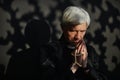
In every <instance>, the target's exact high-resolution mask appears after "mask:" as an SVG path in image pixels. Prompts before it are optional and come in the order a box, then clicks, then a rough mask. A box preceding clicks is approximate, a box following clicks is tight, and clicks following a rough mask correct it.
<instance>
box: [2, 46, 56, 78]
mask: <svg viewBox="0 0 120 80" xmlns="http://www.w3.org/2000/svg"><path fill="white" fill-rule="evenodd" d="M49 64H50V62H49V61H48V59H47V56H46V52H45V47H44V46H42V47H40V48H32V49H28V50H25V51H21V52H19V53H15V54H14V55H13V56H12V57H11V58H10V61H9V64H8V66H7V71H6V73H5V78H4V80H49V79H50V78H51V76H52V73H53V72H54V70H53V68H51V66H50V65H49Z"/></svg>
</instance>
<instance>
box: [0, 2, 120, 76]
mask: <svg viewBox="0 0 120 80" xmlns="http://www.w3.org/2000/svg"><path fill="white" fill-rule="evenodd" d="M69 5H77V6H82V7H83V8H84V9H86V10H87V11H88V12H89V13H90V16H91V25H90V27H89V31H88V35H87V38H88V39H89V43H90V44H91V45H93V46H94V48H95V49H96V51H97V52H98V54H99V56H100V58H101V59H103V60H104V63H103V65H102V67H104V68H103V69H105V70H106V71H107V72H108V73H109V74H110V75H113V74H114V73H115V74H117V75H118V73H117V72H119V71H118V68H119V66H120V8H119V5H120V1H119V0H0V64H3V65H4V66H7V64H8V61H9V58H10V56H11V55H12V54H13V53H14V52H15V51H20V50H22V49H26V48H27V44H26V43H25V40H24V28H25V26H26V23H27V22H28V21H29V20H30V19H31V18H45V19H47V20H48V21H49V22H50V24H51V28H52V34H53V35H52V39H58V38H59V37H60V36H61V33H62V31H61V28H60V17H61V11H63V9H64V8H65V7H66V6H69Z"/></svg>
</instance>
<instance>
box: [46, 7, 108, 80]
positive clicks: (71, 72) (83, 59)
mask: <svg viewBox="0 0 120 80" xmlns="http://www.w3.org/2000/svg"><path fill="white" fill-rule="evenodd" d="M89 24H90V16H89V14H88V12H87V11H85V10H84V9H83V8H80V7H77V6H69V7H67V8H66V9H65V10H64V11H63V15H62V21H61V28H62V31H63V34H62V36H61V38H60V39H59V40H58V41H53V42H52V43H51V44H50V47H49V48H48V50H47V51H49V56H50V58H49V60H51V61H52V66H53V68H54V69H55V75H54V76H55V80H104V79H106V78H105V77H104V76H103V74H102V73H101V72H100V71H99V63H98V55H97V54H96V52H95V50H94V48H92V47H91V46H90V45H89V44H87V43H86V42H85V40H84V36H85V34H86V31H87V28H88V26H89Z"/></svg>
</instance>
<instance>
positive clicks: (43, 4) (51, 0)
mask: <svg viewBox="0 0 120 80" xmlns="http://www.w3.org/2000/svg"><path fill="white" fill-rule="evenodd" d="M56 5H57V2H56V1H55V0H40V1H39V0H38V6H39V7H40V11H41V12H42V13H43V16H44V17H48V15H49V14H50V13H52V12H51V11H52V10H51V9H53V8H55V7H56Z"/></svg>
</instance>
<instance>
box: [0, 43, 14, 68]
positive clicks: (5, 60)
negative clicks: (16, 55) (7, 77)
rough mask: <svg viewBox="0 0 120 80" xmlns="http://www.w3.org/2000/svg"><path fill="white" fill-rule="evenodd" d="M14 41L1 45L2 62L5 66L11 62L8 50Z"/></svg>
mask: <svg viewBox="0 0 120 80" xmlns="http://www.w3.org/2000/svg"><path fill="white" fill-rule="evenodd" d="M12 45H13V44H12V42H9V43H8V45H5V46H1V45H0V64H3V65H4V66H5V67H7V64H8V62H9V58H10V57H11V56H10V55H7V51H8V50H9V49H10V48H11V46H12Z"/></svg>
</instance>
